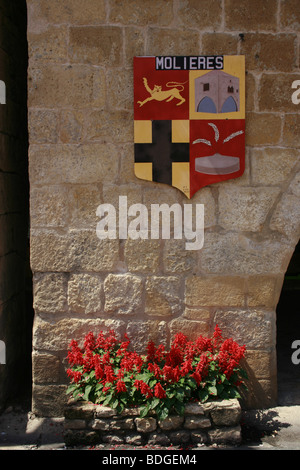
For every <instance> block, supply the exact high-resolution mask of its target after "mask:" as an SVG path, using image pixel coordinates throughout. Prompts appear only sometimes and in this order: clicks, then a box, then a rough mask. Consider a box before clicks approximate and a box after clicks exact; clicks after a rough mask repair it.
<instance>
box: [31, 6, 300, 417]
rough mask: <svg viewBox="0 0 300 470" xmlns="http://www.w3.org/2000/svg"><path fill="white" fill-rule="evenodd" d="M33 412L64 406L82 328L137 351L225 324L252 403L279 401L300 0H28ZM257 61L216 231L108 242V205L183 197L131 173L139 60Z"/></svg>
mask: <svg viewBox="0 0 300 470" xmlns="http://www.w3.org/2000/svg"><path fill="white" fill-rule="evenodd" d="M27 5H28V42H29V76H28V90H29V132H30V152H29V154H30V155H29V164H30V186H31V195H30V207H31V267H32V270H33V274H34V309H35V321H34V331H33V411H34V412H35V413H37V414H40V415H61V414H62V410H63V405H64V401H65V394H64V392H65V386H66V385H65V384H66V383H67V378H66V374H65V366H66V361H65V356H66V349H67V346H68V343H69V341H70V339H71V338H75V339H77V340H79V341H80V340H81V339H82V338H83V335H84V334H85V333H87V332H88V331H89V330H92V331H94V332H97V331H99V330H100V329H107V328H114V329H115V330H116V331H117V332H119V333H120V334H121V333H122V334H123V333H124V332H125V331H126V332H127V333H128V335H129V337H130V338H131V339H133V347H135V348H136V349H137V350H139V351H141V350H142V349H143V347H144V345H145V343H146V342H147V341H148V339H149V338H152V339H153V340H154V341H156V342H157V343H162V344H165V345H166V346H168V344H169V341H170V338H171V337H172V335H173V334H174V333H175V332H179V331H182V332H183V333H185V334H187V335H188V336H190V337H194V335H195V334H197V335H198V334H204V335H209V334H211V333H212V331H213V329H214V326H215V323H218V324H219V326H220V327H221V328H222V330H223V333H224V336H233V337H234V339H235V340H236V341H238V342H240V343H242V344H243V343H245V344H246V346H247V349H248V356H247V369H248V373H249V376H250V383H249V388H250V392H249V394H248V397H247V402H246V406H249V407H252V406H269V405H271V404H273V403H275V402H276V390H277V388H276V312H275V309H276V305H277V302H278V299H279V295H280V291H281V286H282V282H283V276H284V273H285V271H286V268H287V266H288V262H289V260H290V258H291V256H292V254H293V250H294V247H295V245H296V243H297V241H298V238H299V220H300V213H299V207H300V205H299V172H298V173H297V171H298V170H299V109H298V108H297V106H296V105H295V104H293V103H292V100H291V95H292V88H291V86H292V82H293V81H294V80H297V79H300V72H299V24H300V17H299V8H298V1H297V0H285V1H283V0H265V1H264V2H262V1H259V0H255V1H251V2H249V1H248V0H238V1H237V0H209V1H208V0H197V1H194V0H184V1H183V0H128V1H124V2H119V1H117V0H99V1H97V2H96V1H95V0H81V1H80V2H79V1H77V0H65V1H64V2H61V1H59V0H52V1H51V2H49V1H48V0H28V1H27ZM170 54H171V55H205V54H244V55H245V56H246V170H245V173H244V175H243V176H242V177H240V178H239V179H236V180H231V181H227V182H223V183H219V184H214V185H212V186H209V187H206V188H203V189H202V190H200V191H199V192H198V193H197V194H196V195H195V196H194V197H193V198H192V200H191V201H189V202H190V203H191V204H193V205H195V204H197V203H203V204H204V205H205V241H204V247H203V248H202V249H201V250H199V251H187V250H185V248H184V243H183V242H182V240H174V239H170V240H150V239H149V240H139V241H135V240H102V241H101V240H99V239H98V238H97V236H96V225H97V222H98V219H97V217H96V209H97V207H98V205H99V204H101V203H111V204H114V205H115V207H117V201H118V196H119V195H126V196H127V197H128V204H132V203H139V202H142V203H144V204H145V205H146V206H147V207H150V204H152V203H164V202H166V203H167V204H169V205H171V204H172V203H173V202H179V203H180V204H184V203H186V202H187V200H186V199H185V196H184V195H183V194H181V193H180V192H179V191H178V190H176V189H174V188H171V187H167V186H165V185H160V184H157V183H150V182H147V181H142V180H139V179H137V178H136V177H135V176H134V172H133V160H134V157H133V70H132V65H133V64H132V63H133V60H132V59H133V56H138V55H170Z"/></svg>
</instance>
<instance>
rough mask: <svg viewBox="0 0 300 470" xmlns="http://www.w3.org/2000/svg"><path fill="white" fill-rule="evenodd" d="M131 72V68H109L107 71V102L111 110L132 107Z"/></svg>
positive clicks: (129, 108)
mask: <svg viewBox="0 0 300 470" xmlns="http://www.w3.org/2000/svg"><path fill="white" fill-rule="evenodd" d="M132 83H133V73H132V70H131V69H124V68H122V69H119V70H116V69H111V70H108V72H107V87H108V90H109V93H108V97H107V104H108V107H109V109H111V110H112V111H113V110H115V109H126V110H128V111H130V110H131V108H132V102H133V87H132Z"/></svg>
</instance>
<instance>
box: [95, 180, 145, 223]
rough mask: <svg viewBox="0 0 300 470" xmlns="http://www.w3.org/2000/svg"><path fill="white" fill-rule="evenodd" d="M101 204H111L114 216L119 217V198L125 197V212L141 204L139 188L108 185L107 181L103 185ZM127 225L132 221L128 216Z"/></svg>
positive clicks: (125, 185) (127, 185) (124, 185)
mask: <svg viewBox="0 0 300 470" xmlns="http://www.w3.org/2000/svg"><path fill="white" fill-rule="evenodd" d="M102 193H103V202H104V203H108V204H112V205H113V206H114V208H115V209H116V214H117V216H119V197H120V196H126V197H127V210H128V209H129V208H130V206H131V205H133V204H141V203H142V190H141V188H140V187H139V186H136V185H133V184H126V183H124V184H108V182H107V181H105V182H104V184H103V189H102ZM127 218H128V224H129V223H130V221H131V220H132V217H131V216H128V217H127Z"/></svg>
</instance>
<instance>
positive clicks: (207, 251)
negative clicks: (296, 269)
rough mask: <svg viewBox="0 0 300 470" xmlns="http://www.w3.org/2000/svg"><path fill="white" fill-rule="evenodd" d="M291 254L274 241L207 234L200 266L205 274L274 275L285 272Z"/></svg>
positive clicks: (232, 235) (288, 249) (285, 247)
mask: <svg viewBox="0 0 300 470" xmlns="http://www.w3.org/2000/svg"><path fill="white" fill-rule="evenodd" d="M290 251H291V250H290V248H289V247H288V246H286V245H283V244H282V243H280V242H279V241H277V240H276V239H273V238H265V237H261V238H258V239H254V238H253V239H252V238H250V237H248V236H246V235H242V234H235V233H226V234H221V233H207V234H206V237H205V243H204V247H203V248H202V250H201V265H202V269H203V272H205V273H214V274H225V273H226V274H228V275H230V274H234V275H236V274H239V275H240V274H247V275H249V274H250V275H253V274H272V275H273V274H275V275H276V274H277V273H281V272H283V271H285V269H286V260H287V259H290V257H291V253H290Z"/></svg>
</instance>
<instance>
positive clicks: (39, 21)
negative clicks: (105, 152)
mask: <svg viewBox="0 0 300 470" xmlns="http://www.w3.org/2000/svg"><path fill="white" fill-rule="evenodd" d="M28 11H29V14H28V20H29V26H28V28H29V31H36V30H38V31H39V30H43V29H44V28H45V27H46V26H47V24H49V23H53V24H70V23H72V24H78V25H80V24H97V23H99V22H102V21H105V18H106V8H105V0H97V3H95V1H94V0H66V1H64V2H61V1H60V0H52V1H51V2H50V3H49V2H48V0H40V1H39V2H38V3H37V2H36V1H35V0H29V1H28Z"/></svg>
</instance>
